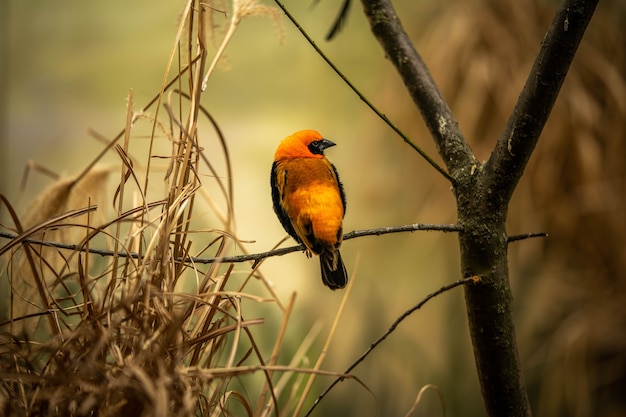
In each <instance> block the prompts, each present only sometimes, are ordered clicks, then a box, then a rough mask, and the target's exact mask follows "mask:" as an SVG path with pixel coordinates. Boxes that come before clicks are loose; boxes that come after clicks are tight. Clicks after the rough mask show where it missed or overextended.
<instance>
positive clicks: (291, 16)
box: [274, 0, 452, 182]
mask: <svg viewBox="0 0 626 417" xmlns="http://www.w3.org/2000/svg"><path fill="white" fill-rule="evenodd" d="M274 2H275V3H276V4H277V5H278V7H280V8H281V9H282V11H283V12H284V13H285V15H286V16H287V18H288V19H289V20H290V21H291V23H293V24H294V26H295V27H296V29H298V31H300V33H301V34H302V36H304V38H305V39H306V41H307V42H308V43H309V44H310V45H311V46H312V47H313V49H315V52H317V54H318V55H319V56H320V57H322V59H323V60H324V61H325V62H326V63H327V64H328V65H329V66H330V67H331V68H332V70H333V71H335V74H337V75H338V76H339V78H341V79H342V80H343V82H344V83H346V85H347V86H348V87H350V89H351V90H352V91H353V92H354V93H355V94H356V95H357V96H358V97H359V98H360V99H361V101H363V102H364V103H365V104H366V105H367V107H369V108H370V109H371V110H372V111H373V112H374V113H375V114H376V115H377V116H378V117H379V118H380V119H381V120H382V121H384V122H385V123H386V124H387V126H389V127H390V128H391V129H392V130H393V131H394V132H396V133H397V134H398V135H399V136H400V137H401V138H402V140H404V142H406V143H407V144H408V145H409V146H410V147H411V148H413V150H415V151H416V152H417V153H419V154H420V155H421V156H422V158H424V159H425V160H426V162H428V163H429V164H430V165H431V166H432V167H433V168H435V169H436V170H437V171H439V173H440V174H441V175H443V176H444V177H445V178H447V179H448V181H450V182H452V177H451V176H450V174H448V173H447V172H446V170H445V169H443V168H442V167H440V166H439V165H438V164H437V163H436V162H435V161H434V160H433V159H432V158H431V157H430V156H428V154H427V153H426V152H424V151H423V150H422V149H421V148H420V147H419V146H417V145H416V144H415V143H414V142H413V141H412V140H411V139H409V137H408V136H407V135H405V134H404V133H403V132H402V131H401V130H400V129H399V128H398V127H397V126H396V125H395V124H393V123H392V122H391V120H389V118H388V117H387V116H385V115H384V114H383V113H382V112H381V111H380V110H378V109H377V108H376V107H375V106H374V105H373V104H372V103H371V102H370V101H369V100H368V99H367V98H366V97H365V96H364V95H363V94H361V92H360V91H359V90H358V89H357V88H356V87H355V85H354V84H352V82H351V81H350V80H348V78H346V76H345V75H343V73H342V72H341V71H340V70H339V68H337V66H336V65H335V64H334V63H333V62H332V61H331V60H330V59H329V58H328V57H327V56H326V54H325V53H324V52H322V50H321V49H320V48H319V47H318V46H317V44H316V43H315V41H314V40H313V39H311V37H310V36H309V35H308V33H306V31H305V30H304V29H303V28H302V26H300V24H299V23H298V21H297V20H296V19H295V18H294V17H293V15H292V14H291V13H289V11H288V10H287V9H286V8H285V6H284V5H283V4H282V3H281V2H280V1H279V0H274Z"/></svg>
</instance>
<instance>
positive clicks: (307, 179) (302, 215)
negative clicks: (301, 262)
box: [271, 130, 348, 290]
mask: <svg viewBox="0 0 626 417" xmlns="http://www.w3.org/2000/svg"><path fill="white" fill-rule="evenodd" d="M331 146H335V143H333V142H331V141H330V140H328V139H324V138H323V137H322V135H320V134H319V133H318V132H316V131H315V130H301V131H299V132H296V133H294V134H293V135H290V136H287V137H286V138H285V139H283V141H282V142H281V143H280V145H278V149H276V153H275V154H274V163H273V164H272V174H271V186H272V201H273V203H274V211H275V212H276V215H277V216H278V219H279V220H280V223H281V224H282V225H283V227H284V228H285V230H286V231H287V233H289V235H291V237H293V238H294V239H295V240H296V241H297V242H298V243H301V244H303V245H304V246H305V248H306V253H307V256H311V253H314V254H316V255H319V257H320V266H321V269H322V281H323V282H324V285H326V286H328V287H329V288H330V289H332V290H336V289H339V288H343V287H345V286H346V283H347V282H348V274H347V272H346V267H345V266H344V264H343V261H342V259H341V254H340V253H339V247H340V246H341V241H342V240H343V226H342V221H343V216H344V213H345V211H346V196H345V194H344V191H343V185H342V184H341V181H339V175H338V174H337V170H336V169H335V166H334V165H333V164H331V163H330V162H329V161H328V159H326V157H325V156H324V150H325V149H326V148H329V147H331Z"/></svg>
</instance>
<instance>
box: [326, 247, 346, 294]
mask: <svg viewBox="0 0 626 417" xmlns="http://www.w3.org/2000/svg"><path fill="white" fill-rule="evenodd" d="M320 267H321V268H322V281H324V285H326V286H327V287H328V288H330V289H331V290H338V289H340V288H343V287H345V286H346V284H347V283H348V272H347V271H346V266H345V265H344V264H343V260H342V259H341V253H339V251H338V250H336V251H334V252H322V253H321V254H320Z"/></svg>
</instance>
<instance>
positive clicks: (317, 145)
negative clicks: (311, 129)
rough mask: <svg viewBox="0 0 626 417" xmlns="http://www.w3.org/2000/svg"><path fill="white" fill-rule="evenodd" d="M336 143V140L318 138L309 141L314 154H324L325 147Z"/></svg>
mask: <svg viewBox="0 0 626 417" xmlns="http://www.w3.org/2000/svg"><path fill="white" fill-rule="evenodd" d="M335 145H336V143H335V142H332V141H330V140H328V139H322V140H316V141H315V142H311V143H309V150H310V151H311V153H313V154H316V155H324V149H326V148H330V147H331V146H335Z"/></svg>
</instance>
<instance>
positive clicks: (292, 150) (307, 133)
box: [274, 130, 335, 161]
mask: <svg viewBox="0 0 626 417" xmlns="http://www.w3.org/2000/svg"><path fill="white" fill-rule="evenodd" d="M331 146H335V143H334V142H331V141H330V140H328V139H324V138H323V137H322V135H320V134H319V132H317V131H315V130H300V131H298V132H296V133H294V134H292V135H289V136H287V137H286V138H285V139H283V141H282V142H281V143H280V145H278V149H276V153H275V154H274V160H275V161H280V160H284V159H291V158H323V157H324V149H326V148H330V147H331Z"/></svg>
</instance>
